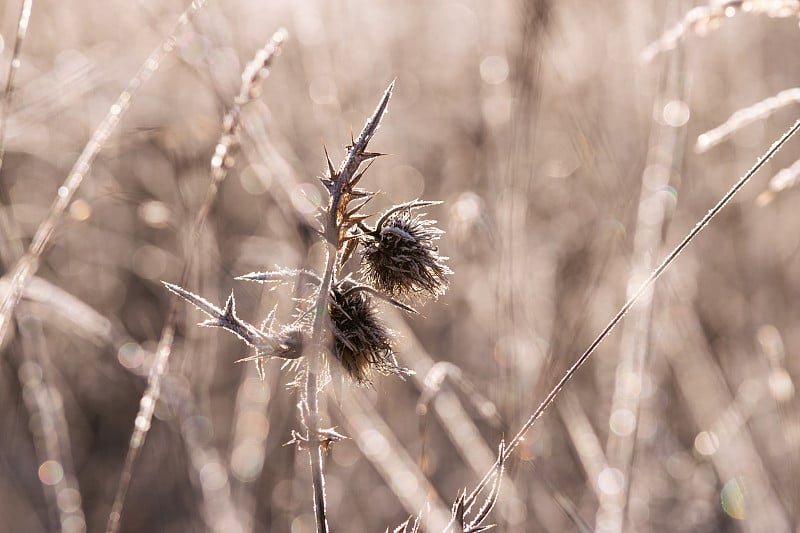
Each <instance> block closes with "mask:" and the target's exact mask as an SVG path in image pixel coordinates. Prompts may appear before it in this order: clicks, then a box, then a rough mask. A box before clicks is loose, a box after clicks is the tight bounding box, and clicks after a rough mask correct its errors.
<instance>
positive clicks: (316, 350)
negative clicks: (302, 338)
mask: <svg viewBox="0 0 800 533" xmlns="http://www.w3.org/2000/svg"><path fill="white" fill-rule="evenodd" d="M393 88H394V81H392V83H390V84H389V87H388V88H387V89H386V91H385V92H384V93H383V97H382V98H381V100H380V102H379V103H378V106H377V107H376V108H375V111H374V112H373V114H372V116H371V117H370V118H369V119H367V122H366V124H364V129H363V130H361V133H360V134H359V136H358V139H355V140H354V141H353V143H352V145H351V146H349V147H348V150H347V157H345V159H344V160H343V161H342V163H341V165H340V166H339V169H338V171H336V172H334V171H333V168H332V167H330V170H329V171H330V174H331V175H330V176H329V179H330V180H331V181H332V186H331V188H330V189H329V192H330V199H329V201H328V209H327V213H326V214H327V216H326V217H325V222H324V224H325V226H324V228H323V231H322V233H323V235H324V236H325V239H326V243H327V246H326V256H327V257H326V260H325V273H324V274H323V277H322V283H320V284H319V292H318V293H317V300H316V302H315V306H314V324H313V327H312V333H311V353H309V354H308V355H307V360H308V367H307V371H306V383H305V397H304V398H303V400H304V401H305V403H306V407H307V408H308V417H307V418H308V419H307V420H306V427H307V429H308V436H307V438H308V453H309V456H310V460H311V478H312V483H313V485H314V513H315V516H316V522H317V532H318V533H327V532H328V521H327V518H326V509H325V507H326V502H325V475H324V472H323V469H322V460H323V455H322V454H323V448H322V443H321V441H320V439H319V427H320V419H319V401H318V398H317V396H318V394H317V392H318V390H319V373H320V362H321V359H322V353H323V349H324V348H323V346H324V345H323V342H322V340H323V333H324V332H325V329H326V325H327V321H328V318H329V312H328V304H329V303H330V293H331V286H332V284H333V281H334V277H335V273H336V272H335V271H336V265H337V264H338V263H339V261H338V260H339V257H338V254H339V249H340V247H341V245H342V239H341V230H342V227H341V226H342V224H341V223H342V222H343V220H341V219H340V211H341V210H342V209H346V207H347V201H348V200H349V192H348V189H347V187H348V186H349V185H350V184H351V181H352V180H353V178H354V176H356V173H357V172H358V169H359V167H360V166H361V163H363V162H364V160H365V159H369V158H371V157H374V154H368V153H367V152H366V149H367V145H368V144H369V141H370V140H371V139H372V136H373V135H375V132H376V131H377V130H378V126H379V125H380V122H381V119H382V118H383V115H384V114H385V113H386V107H387V105H388V104H389V99H390V98H391V96H392V89H393ZM328 164H329V166H330V160H329V161H328Z"/></svg>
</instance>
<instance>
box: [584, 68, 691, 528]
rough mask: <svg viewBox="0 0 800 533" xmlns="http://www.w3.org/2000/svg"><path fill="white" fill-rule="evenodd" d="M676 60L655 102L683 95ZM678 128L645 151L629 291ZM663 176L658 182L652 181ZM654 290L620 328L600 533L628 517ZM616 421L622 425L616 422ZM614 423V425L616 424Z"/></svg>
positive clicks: (652, 227)
mask: <svg viewBox="0 0 800 533" xmlns="http://www.w3.org/2000/svg"><path fill="white" fill-rule="evenodd" d="M680 63H681V61H680V55H679V54H674V55H673V56H671V57H670V58H668V59H667V61H666V64H665V66H664V73H663V74H662V76H663V81H662V88H661V90H660V91H659V92H660V94H659V97H658V101H668V100H671V99H675V98H678V99H680V98H682V97H683V96H684V95H683V93H685V88H684V82H685V76H684V74H683V69H681V68H680ZM683 129H684V128H683V127H682V126H677V127H676V126H673V125H669V124H665V125H658V124H653V127H652V129H651V133H650V140H649V143H648V149H647V164H646V166H645V170H644V172H643V173H642V177H641V189H640V193H639V204H638V208H637V210H636V213H637V214H636V225H635V228H634V236H633V251H632V256H631V271H630V274H629V276H628V284H627V286H628V287H632V286H635V284H636V283H637V282H638V280H640V279H642V278H644V277H645V276H646V275H647V274H648V272H650V271H652V269H653V268H654V267H655V264H654V263H655V260H656V259H655V258H656V257H658V256H659V255H660V254H661V253H662V252H661V249H662V248H663V246H664V235H665V234H666V228H668V227H669V221H670V214H671V213H670V208H671V202H672V200H673V197H672V196H670V195H665V194H664V190H663V189H664V187H666V186H669V185H670V181H673V183H674V180H673V178H672V176H673V175H675V174H677V169H679V168H680V167H681V160H682V155H683V140H684V137H683V135H682V131H683ZM654 175H662V176H663V178H662V179H661V181H660V182H659V183H654V181H653V176H654ZM654 300H655V290H654V288H651V289H649V290H647V291H645V292H644V293H643V294H642V296H641V298H640V299H639V301H638V302H637V304H636V305H634V306H633V307H632V308H631V310H630V313H629V314H628V316H627V317H625V320H624V323H623V324H622V338H621V340H620V349H619V359H618V362H617V368H616V373H615V382H614V390H613V393H612V399H611V411H610V414H609V419H608V427H609V428H612V431H610V432H609V434H608V439H607V441H606V446H605V456H606V458H607V461H608V466H609V468H612V469H615V470H614V471H615V472H620V473H621V486H620V490H619V491H618V492H616V493H612V491H609V492H604V491H600V499H599V507H598V511H597V514H596V519H595V527H596V528H598V530H600V529H601V530H602V531H603V532H604V533H621V532H622V531H623V529H624V525H625V520H626V517H627V514H628V511H629V509H628V500H629V496H630V490H631V478H632V476H633V474H634V472H633V467H632V465H633V460H634V453H635V450H636V447H637V444H638V443H637V431H638V429H639V416H640V412H641V404H642V398H641V390H642V383H643V375H644V374H645V372H646V369H647V367H648V366H649V361H650V359H651V356H650V354H651V347H650V343H651V337H652V334H653V309H654ZM620 420H624V422H622V423H620V422H619V421H620ZM615 421H616V422H615Z"/></svg>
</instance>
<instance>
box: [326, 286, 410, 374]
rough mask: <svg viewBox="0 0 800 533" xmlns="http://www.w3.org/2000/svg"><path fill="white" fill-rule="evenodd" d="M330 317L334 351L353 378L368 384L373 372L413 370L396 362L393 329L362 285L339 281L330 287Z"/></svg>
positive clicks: (399, 372) (398, 372) (408, 371)
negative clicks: (384, 320) (381, 317)
mask: <svg viewBox="0 0 800 533" xmlns="http://www.w3.org/2000/svg"><path fill="white" fill-rule="evenodd" d="M330 318H331V331H332V335H333V354H334V356H335V357H336V359H337V360H338V361H339V363H340V364H341V365H342V368H343V369H344V370H345V372H346V373H347V374H348V375H349V376H350V377H351V378H352V379H353V381H355V382H356V383H359V384H362V385H363V384H369V383H371V382H372V380H371V375H372V373H373V372H378V373H380V374H384V375H397V376H405V375H409V374H411V371H410V370H408V369H406V368H403V367H401V366H398V365H397V360H396V359H395V357H394V353H393V352H392V343H391V333H390V331H389V330H388V329H387V328H386V326H384V325H383V323H381V321H380V320H378V318H377V316H376V313H375V309H374V306H373V303H372V300H371V298H370V297H369V295H368V294H367V293H366V292H365V291H363V290H360V287H358V286H356V287H349V288H348V287H347V285H346V284H340V286H338V287H336V288H334V289H332V290H331V301H330Z"/></svg>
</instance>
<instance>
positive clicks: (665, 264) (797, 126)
mask: <svg viewBox="0 0 800 533" xmlns="http://www.w3.org/2000/svg"><path fill="white" fill-rule="evenodd" d="M798 131H800V120H798V121H797V122H795V123H794V124H793V125H792V127H791V128H789V129H788V130H787V131H786V133H784V134H783V135H782V136H781V137H780V138H779V139H778V140H776V141H775V142H774V143H773V144H772V146H770V148H769V149H768V150H767V151H766V152H764V153H763V154H762V155H761V157H760V158H759V159H758V160H757V161H756V162H755V164H754V165H753V166H752V167H751V168H750V170H748V171H747V172H746V173H745V174H744V175H743V176H742V177H741V178H739V180H738V181H737V182H736V183H735V184H734V185H733V186H732V187H731V188H730V189H728V191H727V192H726V193H725V194H724V195H723V196H722V198H721V199H720V200H719V201H718V202H717V203H716V204H715V205H714V207H712V208H711V209H710V210H709V211H708V213H706V214H705V216H703V218H702V219H700V221H699V222H698V223H697V224H696V225H695V227H694V228H692V230H691V231H689V233H688V234H686V236H685V237H684V238H683V239H682V240H681V241H680V242H679V243H678V245H677V246H675V248H674V249H673V250H672V251H671V252H670V253H669V254H668V255H667V256H666V257H665V258H664V259H663V260H662V261H661V263H660V264H659V265H658V266H657V267H656V268H655V269H654V270H653V271H652V272H651V273H650V275H649V276H648V277H647V279H645V280H644V281H643V282H642V283H641V285H639V287H638V289H636V291H635V292H634V293H633V294H632V295H631V296H630V297H628V299H627V301H626V302H625V304H623V306H622V307H621V308H620V310H619V311H618V312H617V314H616V315H614V317H613V318H612V319H611V321H610V322H609V323H608V324H607V325H606V327H605V328H603V330H602V331H601V332H600V334H599V335H598V336H597V337H596V338H595V339H594V341H592V343H591V344H590V345H589V347H588V348H586V350H585V351H584V352H583V353H582V354H581V356H580V357H578V359H577V360H576V361H575V363H573V364H572V366H570V367H569V369H568V370H567V371H566V373H565V374H564V376H562V378H561V379H560V380H559V381H558V383H556V384H555V386H554V387H553V388H552V389H551V390H550V392H549V393H548V394H547V396H545V398H544V400H542V402H541V403H540V404H539V406H538V407H537V408H536V409H535V410H534V412H533V413H532V414H531V416H530V417H529V418H528V420H527V421H526V422H525V423H524V424H523V425H522V427H521V428H520V429H519V431H518V432H517V434H516V435H514V437H513V438H512V439H511V440H510V441H509V443H508V445H507V446H506V447H505V448H504V452H503V454H502V455H500V456H498V463H497V464H501V463H502V462H503V461H505V460H507V459H508V458H509V457H510V455H511V454H512V453H513V452H514V450H515V449H516V448H517V446H518V445H519V444H520V442H522V440H523V439H524V437H525V435H526V434H527V433H528V431H529V430H530V429H531V427H533V425H534V423H535V422H536V421H537V420H538V419H539V418H540V417H541V416H542V414H544V412H545V410H547V408H548V407H549V406H550V404H552V403H553V401H554V400H555V399H556V396H558V394H559V393H560V392H561V391H562V390H563V388H564V387H565V386H566V385H567V383H569V381H570V380H571V379H572V378H573V377H574V376H575V374H576V373H577V372H578V370H580V368H581V367H582V366H583V365H584V364H586V361H588V360H589V357H591V355H592V354H593V353H594V351H595V350H596V349H597V347H598V346H599V345H600V343H601V342H603V340H605V338H606V337H608V335H609V334H610V333H611V331H613V329H614V328H615V327H616V326H617V324H619V322H620V321H621V320H622V318H623V317H624V316H625V315H626V314H627V312H628V311H629V310H630V309H631V308H632V307H633V306H634V305H635V304H636V303H637V302H638V301H639V299H640V298H641V297H642V295H644V294H645V292H647V291H649V290H650V289H651V287H652V285H653V283H655V281H656V280H657V279H658V278H659V277H661V275H662V274H663V273H664V272H665V271H666V270H667V269H668V268H669V267H670V265H672V263H673V262H674V261H675V259H677V257H678V256H679V255H680V254H681V252H683V250H685V249H686V247H687V246H688V245H689V244H690V243H691V242H692V241H693V240H694V239H695V237H697V235H699V234H700V232H701V231H703V228H705V227H706V226H707V225H708V224H709V222H711V220H712V219H713V218H714V217H715V216H716V215H717V214H718V213H719V212H720V211H722V209H723V208H724V207H725V206H726V205H727V204H728V203H729V202H730V201H731V199H732V198H733V197H734V196H736V194H737V193H738V192H739V191H740V190H741V189H742V187H744V186H745V185H746V184H747V182H748V181H750V178H752V177H753V175H755V173H756V172H758V170H760V169H761V167H763V166H764V165H765V164H766V162H767V161H769V160H770V159H771V158H772V156H773V155H775V154H776V153H777V152H778V150H780V149H781V148H782V147H783V145H785V144H786V142H787V141H788V140H789V139H790V138H792V137H793V136H794V135H795V134H796V133H797V132H798ZM494 473H495V470H492V471H489V472H487V473H486V475H485V476H484V477H483V479H481V481H480V482H479V483H478V485H477V486H476V487H475V489H474V490H473V491H472V492H471V493H470V495H469V497H468V499H469V500H472V501H474V500H475V499H477V497H478V495H479V494H480V493H481V491H483V490H484V489H485V488H486V486H487V485H488V484H489V482H490V481H491V480H492V479H493V477H494Z"/></svg>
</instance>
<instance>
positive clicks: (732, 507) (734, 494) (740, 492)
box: [720, 477, 747, 520]
mask: <svg viewBox="0 0 800 533" xmlns="http://www.w3.org/2000/svg"><path fill="white" fill-rule="evenodd" d="M720 504H721V505H722V510H723V511H725V513H726V514H727V515H728V516H730V517H731V518H735V519H736V520H744V519H745V518H746V517H747V489H746V487H745V484H744V480H743V478H741V477H740V478H735V479H731V480H730V481H728V482H727V483H725V486H724V487H722V491H721V492H720Z"/></svg>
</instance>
